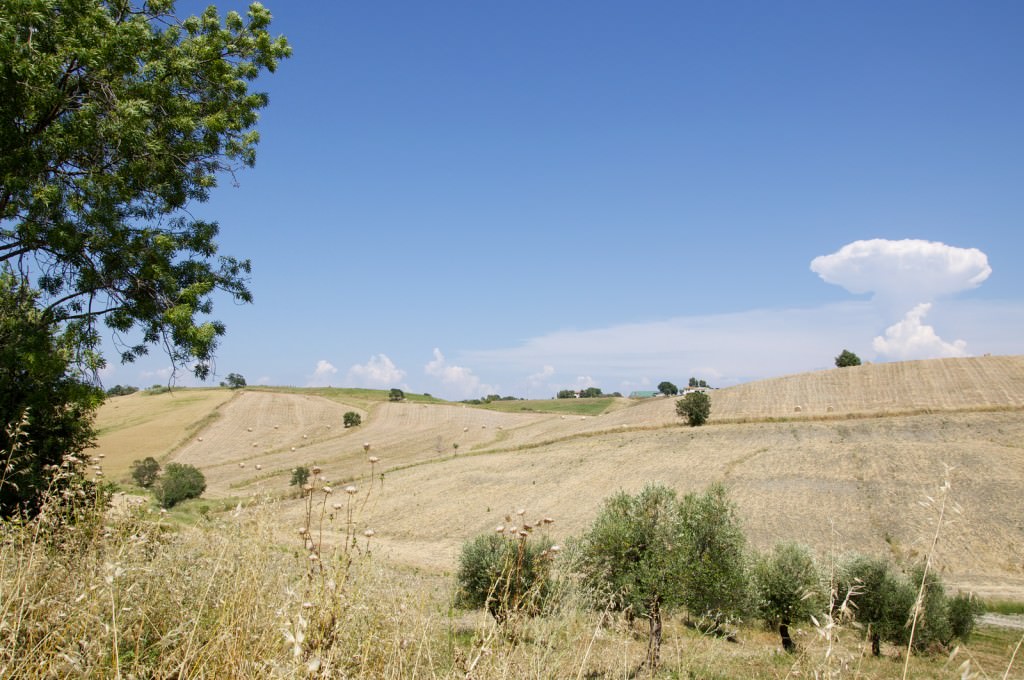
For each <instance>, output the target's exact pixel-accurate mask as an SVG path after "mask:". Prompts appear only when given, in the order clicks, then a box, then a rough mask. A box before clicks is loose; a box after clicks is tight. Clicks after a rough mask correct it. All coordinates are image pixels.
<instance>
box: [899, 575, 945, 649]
mask: <svg viewBox="0 0 1024 680" xmlns="http://www.w3.org/2000/svg"><path fill="white" fill-rule="evenodd" d="M909 576H910V583H911V586H912V587H913V588H914V592H915V593H917V598H916V601H915V602H914V607H915V609H916V610H917V621H916V625H915V626H914V638H913V647H914V649H915V650H917V651H927V650H928V649H929V648H934V647H944V646H946V645H948V644H949V642H950V641H951V640H952V639H953V627H952V625H951V624H950V619H949V610H948V602H947V599H946V586H945V585H944V584H943V582H942V577H941V576H939V574H938V573H937V572H935V571H934V570H931V569H929V570H928V572H927V576H925V567H924V565H923V564H918V565H916V566H915V567H914V568H913V569H911V570H910V574H909ZM922 583H923V586H922Z"/></svg>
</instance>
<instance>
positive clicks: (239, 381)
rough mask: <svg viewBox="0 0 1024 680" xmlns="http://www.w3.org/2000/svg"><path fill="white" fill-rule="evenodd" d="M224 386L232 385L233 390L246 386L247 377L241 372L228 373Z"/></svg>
mask: <svg viewBox="0 0 1024 680" xmlns="http://www.w3.org/2000/svg"><path fill="white" fill-rule="evenodd" d="M221 385H222V386H226V387H230V388H231V389H233V390H237V389H240V388H242V387H245V377H244V376H242V374H241V373H228V375H227V377H226V378H224V382H222V383H221Z"/></svg>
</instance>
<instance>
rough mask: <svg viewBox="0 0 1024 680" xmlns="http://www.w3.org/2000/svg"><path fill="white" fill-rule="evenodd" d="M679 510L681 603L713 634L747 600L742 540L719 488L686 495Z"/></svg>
mask: <svg viewBox="0 0 1024 680" xmlns="http://www.w3.org/2000/svg"><path fill="white" fill-rule="evenodd" d="M681 511H682V512H681V518H680V522H681V524H680V530H681V538H682V540H681V541H680V547H681V548H682V554H681V559H682V560H683V565H684V570H683V571H682V582H681V585H682V588H683V592H682V604H683V606H685V607H686V609H687V611H689V612H690V614H691V615H693V616H695V617H697V618H698V619H699V620H704V621H706V622H708V623H709V624H710V625H709V628H710V630H713V631H716V632H717V631H720V629H721V626H722V625H723V624H724V623H725V622H726V620H728V619H729V618H730V617H736V616H739V615H741V614H743V613H744V612H745V611H746V610H747V608H748V606H749V605H750V602H751V593H750V577H749V570H748V564H747V555H746V536H745V535H744V533H743V529H742V527H741V525H740V520H739V516H738V514H737V512H736V506H735V504H734V503H732V502H731V501H730V500H729V498H728V494H727V492H726V490H725V487H724V486H722V485H721V484H712V485H711V486H709V487H708V488H707V489H706V490H705V491H704V492H703V493H690V494H687V495H686V496H685V497H684V498H683V501H682V508H681Z"/></svg>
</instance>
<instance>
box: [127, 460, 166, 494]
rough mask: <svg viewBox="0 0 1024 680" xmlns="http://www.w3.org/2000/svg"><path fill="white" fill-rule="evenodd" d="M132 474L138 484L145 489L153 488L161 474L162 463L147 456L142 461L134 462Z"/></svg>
mask: <svg viewBox="0 0 1024 680" xmlns="http://www.w3.org/2000/svg"><path fill="white" fill-rule="evenodd" d="M131 474H132V479H134V480H135V483H136V484H138V485H139V486H141V487H143V488H144V489H148V488H149V487H151V486H153V483H154V482H156V479H157V476H158V475H159V474H160V463H158V462H157V460H156V458H153V457H152V456H146V457H145V458H143V459H141V460H134V461H132V467H131Z"/></svg>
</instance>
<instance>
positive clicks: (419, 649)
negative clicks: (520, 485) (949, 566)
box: [0, 493, 1021, 679]
mask: <svg viewBox="0 0 1024 680" xmlns="http://www.w3.org/2000/svg"><path fill="white" fill-rule="evenodd" d="M340 495H341V498H338V495H334V496H330V497H328V496H327V495H324V494H320V493H317V494H315V496H314V495H311V496H310V501H309V503H308V504H307V513H306V517H305V521H304V522H302V523H301V526H296V527H283V526H281V520H280V518H279V517H280V516H279V514H278V513H277V512H276V511H275V505H274V504H273V503H271V502H266V503H263V502H259V501H257V502H254V503H252V504H250V505H249V506H248V507H242V506H237V507H235V508H234V509H233V510H228V511H224V512H220V513H217V514H202V515H200V516H199V519H198V520H196V521H195V523H194V524H193V525H190V526H188V525H186V526H182V525H181V524H180V523H178V522H175V521H173V520H172V518H170V517H166V516H164V515H162V514H161V513H159V512H157V511H154V510H152V509H149V508H147V507H141V506H140V507H136V508H129V509H127V510H124V511H121V512H115V513H104V512H101V511H100V510H98V509H97V508H95V507H92V506H89V505H88V500H87V499H88V496H87V495H86V496H85V498H84V499H82V498H77V497H76V495H75V494H69V497H68V498H63V499H55V500H54V501H52V502H51V503H50V504H49V505H48V506H47V507H46V509H45V511H44V513H43V514H42V515H41V517H40V519H38V520H36V521H32V522H25V523H7V524H3V525H0V532H2V533H0V540H2V546H3V550H2V554H0V676H2V677H5V678H51V677H57V678H62V677H75V678H78V677H85V678H114V677H124V678H150V677H159V678H165V677H175V678H177V677H181V678H306V677H346V678H470V677H471V678H629V677H634V676H635V674H637V673H638V671H639V672H640V674H642V675H644V676H647V675H648V673H647V671H646V669H639V663H640V661H641V660H642V659H643V657H644V649H645V645H646V641H645V639H644V627H643V625H641V622H635V623H633V624H630V623H628V622H626V621H624V620H622V619H621V618H618V617H612V616H607V615H605V614H604V613H602V612H600V611H594V610H593V609H591V608H587V607H584V606H582V600H581V596H580V595H579V594H578V593H577V592H576V591H575V589H574V588H573V587H572V583H573V580H572V577H571V574H562V580H561V583H562V584H563V588H564V596H563V597H562V598H560V600H559V602H560V604H559V605H558V607H557V609H556V610H555V611H554V612H552V613H551V614H550V615H548V616H545V617H540V618H535V619H530V620H526V621H521V622H519V624H518V625H517V626H516V627H515V629H514V636H510V635H507V634H505V633H503V632H502V631H499V629H498V628H497V627H496V626H495V625H494V624H493V622H492V621H491V620H490V619H489V618H488V617H487V616H486V615H485V614H483V613H481V612H467V611H462V610H457V609H455V608H453V606H452V600H453V597H452V593H453V584H452V582H451V579H450V577H447V576H445V575H440V574H435V573H431V572H423V571H419V570H414V569H408V568H399V567H395V566H392V565H390V564H389V563H388V562H387V561H386V560H384V559H381V558H380V557H379V556H378V555H377V554H376V553H375V544H374V538H373V534H372V532H370V533H369V535H367V532H365V531H364V529H363V526H362V524H361V523H360V520H359V508H360V505H359V503H360V498H359V497H357V496H347V497H346V496H345V495H344V494H340ZM72 501H73V502H72ZM329 501H335V502H330V503H329ZM72 515H74V516H76V517H77V521H76V522H74V523H70V524H69V523H66V522H65V521H63V519H62V518H66V517H68V516H72ZM193 516H195V515H193ZM289 535H290V536H293V537H294V539H293V540H289V539H287V538H282V537H283V536H289ZM330 546H334V547H330ZM836 623H837V622H836ZM739 640H740V642H739V643H738V644H734V643H730V642H727V641H725V640H722V639H718V638H714V637H706V636H702V635H700V634H698V633H696V632H694V631H692V630H690V629H688V628H686V627H685V626H684V625H683V622H682V620H681V619H672V620H670V621H669V623H668V626H667V628H666V633H665V642H664V646H663V648H662V665H661V667H660V668H659V670H658V671H657V673H656V677H662V678H766V679H767V678H787V677H829V678H865V679H867V678H900V677H904V676H903V658H902V655H903V652H902V651H901V650H897V649H894V648H887V649H885V656H884V657H883V658H881V659H874V658H871V657H870V654H869V650H868V648H867V646H866V645H865V643H864V642H863V640H862V637H861V633H860V632H859V631H857V630H854V629H852V628H847V627H844V626H839V625H833V622H829V621H821V622H819V625H818V627H817V628H813V627H809V628H807V629H804V630H800V631H797V633H796V640H797V643H798V645H799V649H800V651H799V653H798V654H794V655H789V654H784V653H782V652H781V651H780V650H779V648H778V638H777V635H776V634H775V633H774V632H772V631H768V630H765V629H764V628H763V626H760V625H759V624H758V623H757V622H751V623H749V624H747V625H743V626H741V628H740V631H739ZM1019 646H1020V633H1019V631H1016V632H1015V631H1007V630H1004V629H997V628H982V629H981V630H980V631H979V632H978V634H977V635H976V637H975V638H974V640H973V641H972V642H971V644H970V645H968V646H965V647H963V648H961V649H960V650H959V652H957V653H956V654H955V656H953V657H947V656H946V655H945V654H941V655H932V656H927V657H920V658H919V657H916V656H915V657H913V658H911V663H910V665H909V673H908V674H907V675H906V677H909V678H918V679H924V678H946V677H948V678H954V677H955V678H960V677H1007V678H1008V677H1021V672H1020V670H1019V667H1018V666H1019V663H1020V659H1019V658H1018V659H1017V665H1013V663H1014V662H1013V661H1011V658H1012V656H1013V654H1014V651H1015V647H1019ZM964 663H966V664H967V665H966V666H964V665H963V664H964ZM977 673H983V674H979V675H975V674H977Z"/></svg>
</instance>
